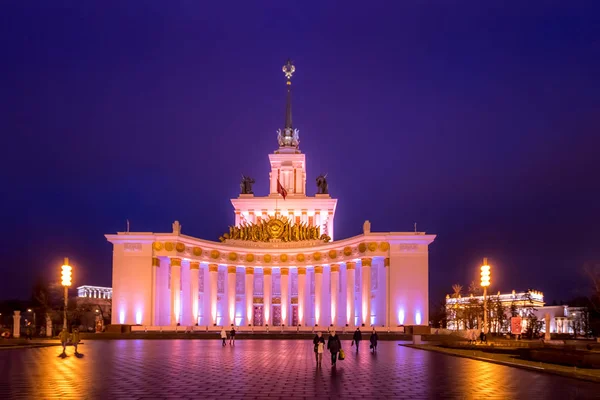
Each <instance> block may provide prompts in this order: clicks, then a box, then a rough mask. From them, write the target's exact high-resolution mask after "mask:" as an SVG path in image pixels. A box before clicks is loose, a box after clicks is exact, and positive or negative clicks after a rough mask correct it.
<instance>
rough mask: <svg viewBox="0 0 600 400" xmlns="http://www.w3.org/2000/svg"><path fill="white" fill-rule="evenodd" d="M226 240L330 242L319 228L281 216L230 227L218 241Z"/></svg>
mask: <svg viewBox="0 0 600 400" xmlns="http://www.w3.org/2000/svg"><path fill="white" fill-rule="evenodd" d="M227 239H232V240H248V241H253V242H270V241H272V240H280V241H282V242H299V241H304V240H322V241H323V242H325V243H327V242H329V241H330V240H331V237H329V236H328V235H326V234H321V228H320V227H315V226H309V225H308V224H306V223H303V222H302V223H293V220H291V219H289V218H288V217H285V216H283V215H277V216H275V217H273V216H270V217H269V218H268V219H263V220H261V221H260V222H257V223H242V224H240V225H239V226H230V227H229V232H228V233H224V234H223V235H222V236H221V237H219V240H221V241H222V242H224V241H226V240H227Z"/></svg>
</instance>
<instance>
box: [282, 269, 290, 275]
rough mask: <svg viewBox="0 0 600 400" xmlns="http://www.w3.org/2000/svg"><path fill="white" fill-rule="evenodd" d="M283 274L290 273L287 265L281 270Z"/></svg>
mask: <svg viewBox="0 0 600 400" xmlns="http://www.w3.org/2000/svg"><path fill="white" fill-rule="evenodd" d="M280 272H281V275H289V274H290V269H289V268H287V267H282V268H281V270H280Z"/></svg>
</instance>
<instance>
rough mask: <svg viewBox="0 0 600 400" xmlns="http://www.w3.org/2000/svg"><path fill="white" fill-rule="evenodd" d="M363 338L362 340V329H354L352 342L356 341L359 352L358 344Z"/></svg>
mask: <svg viewBox="0 0 600 400" xmlns="http://www.w3.org/2000/svg"><path fill="white" fill-rule="evenodd" d="M361 340H362V332H361V331H360V328H356V330H355V331H354V335H353V336H352V343H354V345H355V346H356V352H357V353H358V344H359V343H360V341H361Z"/></svg>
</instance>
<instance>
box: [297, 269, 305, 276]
mask: <svg viewBox="0 0 600 400" xmlns="http://www.w3.org/2000/svg"><path fill="white" fill-rule="evenodd" d="M298 275H306V267H298Z"/></svg>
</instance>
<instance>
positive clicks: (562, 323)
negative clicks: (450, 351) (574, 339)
mask: <svg viewBox="0 0 600 400" xmlns="http://www.w3.org/2000/svg"><path fill="white" fill-rule="evenodd" d="M487 300H488V309H489V310H490V331H491V332H498V331H500V332H508V331H509V330H510V328H509V324H508V321H509V320H510V317H511V316H512V313H511V311H512V310H513V309H514V311H515V312H516V313H517V314H518V316H519V317H522V318H523V324H522V326H523V330H526V329H527V326H528V324H529V321H530V320H531V319H532V318H533V317H535V318H537V320H538V321H541V322H542V323H543V325H542V328H541V332H546V326H545V325H546V322H545V316H546V314H549V315H550V333H571V334H572V333H574V331H575V330H578V331H581V329H582V328H581V325H582V324H583V322H582V321H583V319H584V318H585V313H586V310H585V308H582V307H569V306H568V305H558V306H546V305H545V302H544V293H543V292H540V291H537V290H530V291H524V292H516V291H515V290H513V291H512V293H504V294H501V293H500V292H498V294H496V295H488V296H487ZM483 301H484V299H483V296H474V295H472V294H471V295H469V296H460V297H453V296H451V295H447V296H446V320H447V328H448V329H451V330H457V326H458V330H464V329H469V328H474V326H473V325H472V324H470V323H474V322H476V321H469V319H473V318H474V319H475V320H476V319H477V316H478V315H479V314H482V313H483ZM498 304H501V306H502V307H503V309H504V312H505V316H504V317H503V318H500V320H502V321H503V322H502V323H501V324H499V323H496V324H495V323H494V321H498V320H499V319H498V318H497V314H500V313H499V312H498V311H497V310H498V306H497V305H498ZM479 309H481V311H479ZM468 310H475V311H474V312H472V313H469V312H468ZM477 322H478V323H480V321H477ZM578 333H583V332H578Z"/></svg>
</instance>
